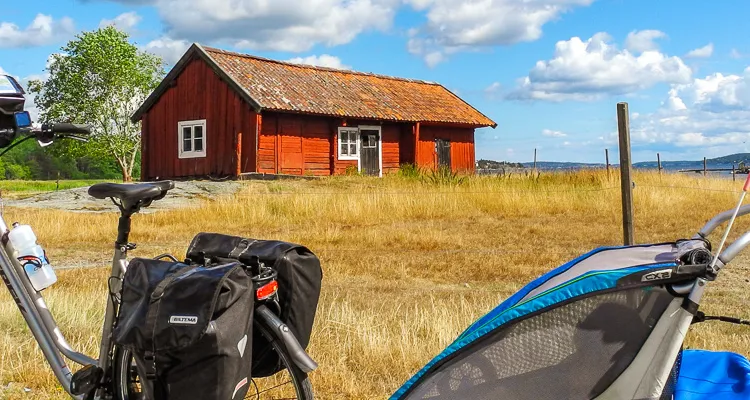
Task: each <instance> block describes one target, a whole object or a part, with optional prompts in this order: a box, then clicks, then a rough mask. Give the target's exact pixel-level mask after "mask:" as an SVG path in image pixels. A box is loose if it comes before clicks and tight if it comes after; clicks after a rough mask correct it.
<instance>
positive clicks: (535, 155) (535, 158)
mask: <svg viewBox="0 0 750 400" xmlns="http://www.w3.org/2000/svg"><path fill="white" fill-rule="evenodd" d="M534 173H536V148H534Z"/></svg>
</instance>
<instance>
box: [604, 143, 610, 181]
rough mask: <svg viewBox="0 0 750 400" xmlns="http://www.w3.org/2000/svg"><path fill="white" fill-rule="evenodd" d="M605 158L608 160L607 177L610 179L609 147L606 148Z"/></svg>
mask: <svg viewBox="0 0 750 400" xmlns="http://www.w3.org/2000/svg"><path fill="white" fill-rule="evenodd" d="M604 159H605V160H606V161H607V179H609V149H604Z"/></svg>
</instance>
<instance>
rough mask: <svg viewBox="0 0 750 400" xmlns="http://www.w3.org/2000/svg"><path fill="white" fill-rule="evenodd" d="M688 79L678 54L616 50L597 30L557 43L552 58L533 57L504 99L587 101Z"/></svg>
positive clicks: (686, 69)
mask: <svg viewBox="0 0 750 400" xmlns="http://www.w3.org/2000/svg"><path fill="white" fill-rule="evenodd" d="M631 34H632V35H633V36H634V37H638V33H631ZM639 45H643V43H639ZM691 77H692V71H691V69H690V68H689V67H688V66H687V65H685V63H684V62H683V61H682V59H680V58H679V57H676V56H668V55H666V54H663V53H661V52H659V51H657V50H647V51H643V52H641V53H634V52H631V51H630V50H627V49H625V50H620V49H618V48H617V46H616V45H615V44H614V43H613V42H612V38H611V37H610V36H609V35H608V34H607V33H604V32H600V33H597V34H595V35H594V36H592V37H591V38H590V39H588V40H586V41H584V40H581V38H579V37H573V38H571V39H570V40H567V41H559V42H557V44H556V45H555V53H554V57H553V58H552V59H551V60H547V61H537V63H536V65H535V66H534V68H532V70H531V71H530V72H529V75H528V76H527V77H525V78H522V79H521V80H520V81H519V87H518V88H517V89H516V90H515V91H514V92H513V93H511V95H510V98H513V99H532V100H549V101H564V100H579V101H588V100H595V99H598V98H601V97H602V96H603V95H608V94H609V95H622V94H632V93H635V92H637V91H639V90H643V89H647V88H650V87H653V86H654V85H656V84H659V83H670V84H677V83H688V82H690V79H691Z"/></svg>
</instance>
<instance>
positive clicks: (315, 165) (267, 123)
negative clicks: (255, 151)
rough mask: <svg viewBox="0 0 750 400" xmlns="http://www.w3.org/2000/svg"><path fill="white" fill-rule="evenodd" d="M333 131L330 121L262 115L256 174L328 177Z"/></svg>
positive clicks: (304, 117) (286, 115)
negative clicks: (257, 171)
mask: <svg viewBox="0 0 750 400" xmlns="http://www.w3.org/2000/svg"><path fill="white" fill-rule="evenodd" d="M333 129H334V128H333V125H332V119H330V118H321V117H309V116H302V115H294V114H279V113H270V112H269V113H263V125H262V129H261V134H260V140H259V143H260V147H259V157H260V158H259V161H260V164H259V172H265V173H280V174H291V175H330V174H331V141H332V140H333V132H334V130H333ZM279 150H280V151H279Z"/></svg>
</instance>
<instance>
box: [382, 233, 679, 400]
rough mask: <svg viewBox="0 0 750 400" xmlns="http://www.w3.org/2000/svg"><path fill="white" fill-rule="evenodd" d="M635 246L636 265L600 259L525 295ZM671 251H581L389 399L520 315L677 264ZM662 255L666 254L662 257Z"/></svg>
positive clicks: (661, 247) (395, 399)
mask: <svg viewBox="0 0 750 400" xmlns="http://www.w3.org/2000/svg"><path fill="white" fill-rule="evenodd" d="M634 249H643V252H644V253H649V254H648V257H644V259H643V260H640V261H642V262H640V263H636V264H635V265H632V266H625V265H621V266H620V267H619V268H617V269H612V268H611V266H610V265H607V263H603V264H602V265H600V266H599V268H598V269H597V268H591V267H590V266H587V268H586V270H585V271H581V274H580V275H577V276H575V277H574V278H572V279H569V280H567V281H564V282H563V283H560V284H558V285H556V286H554V287H552V288H550V289H548V290H544V291H542V292H540V293H538V294H536V295H533V296H531V297H528V298H527V296H528V295H529V294H530V293H532V292H534V291H535V290H536V289H537V288H539V287H541V286H542V285H545V284H547V283H548V282H549V281H551V280H552V279H555V278H556V277H559V276H560V275H562V274H564V273H567V272H569V271H573V269H574V268H576V266H578V265H579V264H582V263H584V262H586V261H587V260H588V259H590V258H591V257H593V256H595V255H597V254H599V253H602V252H607V251H610V250H614V252H613V253H612V255H613V257H614V258H616V257H617V256H616V253H617V252H618V250H625V251H629V250H634ZM671 251H673V247H672V244H658V245H643V246H629V247H603V248H599V249H596V250H593V251H591V252H589V253H587V254H584V255H582V256H580V257H578V258H576V259H574V260H572V261H570V262H568V263H566V264H564V265H562V266H560V267H558V268H556V269H554V270H552V271H550V272H548V273H546V274H544V275H542V276H541V277H539V278H537V279H536V280H534V281H532V282H531V283H529V284H528V285H526V286H525V287H524V288H523V289H521V290H520V291H519V292H517V293H516V294H514V295H513V296H511V297H510V298H508V299H507V300H506V301H504V302H503V303H501V304H500V305H499V306H498V307H497V308H495V309H494V310H492V311H491V312H490V313H488V314H487V315H485V316H484V317H482V318H480V319H479V320H478V321H477V322H475V323H474V324H472V325H471V326H470V327H469V328H468V329H466V331H464V332H463V333H462V334H461V335H460V336H459V337H458V338H457V339H456V340H455V341H454V342H453V343H452V344H451V345H450V346H449V347H448V348H447V349H445V350H444V351H443V352H442V353H440V354H439V355H438V356H437V357H435V358H434V359H433V360H432V361H430V362H429V363H428V364H427V365H426V366H425V367H424V368H422V369H421V370H420V371H419V372H417V373H416V374H415V375H414V376H413V377H412V378H411V379H409V380H408V381H407V382H406V383H405V384H404V385H403V386H402V387H401V388H400V389H399V390H398V391H396V392H395V393H394V394H393V395H392V396H391V397H390V400H398V399H401V398H402V397H403V396H404V395H405V394H406V393H407V392H408V391H409V390H411V388H412V387H413V386H414V385H416V384H417V383H418V382H419V381H420V380H421V379H422V378H423V377H424V376H425V374H427V373H428V372H429V371H430V370H431V369H432V368H433V367H434V366H435V365H437V364H438V363H440V362H441V361H442V360H444V359H445V358H447V357H449V356H451V355H452V354H454V353H456V352H457V351H459V350H461V349H462V348H464V347H466V346H468V345H469V344H471V343H473V342H474V341H476V340H478V339H480V338H481V337H483V336H485V335H486V334H488V333H490V332H492V331H493V330H495V329H497V328H498V327H500V326H502V325H504V324H506V323H509V322H511V321H514V320H516V319H519V318H522V317H524V316H526V315H529V314H531V313H534V312H536V311H539V310H543V309H545V308H547V307H550V306H554V305H555V304H560V303H563V302H565V301H568V300H570V299H574V298H577V297H581V296H585V295H588V294H591V293H595V292H600V291H604V290H608V289H613V288H615V287H616V286H617V282H618V280H619V279H621V278H623V277H626V276H628V275H631V274H635V273H638V272H642V271H645V270H654V269H665V268H674V267H676V266H677V263H676V262H675V261H674V260H675V258H674V253H671ZM670 253H671V257H669V256H668V254H670ZM662 256H667V257H666V258H663V257H662ZM667 259H671V261H669V262H656V260H667Z"/></svg>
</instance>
